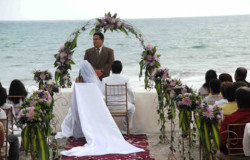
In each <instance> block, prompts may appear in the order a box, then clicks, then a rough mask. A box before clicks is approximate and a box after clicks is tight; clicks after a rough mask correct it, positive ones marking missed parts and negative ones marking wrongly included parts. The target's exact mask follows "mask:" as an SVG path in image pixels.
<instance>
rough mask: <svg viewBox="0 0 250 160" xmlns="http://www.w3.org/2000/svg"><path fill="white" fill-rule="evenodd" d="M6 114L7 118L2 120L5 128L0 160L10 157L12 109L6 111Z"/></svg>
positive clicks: (0, 119)
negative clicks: (9, 136)
mask: <svg viewBox="0 0 250 160" xmlns="http://www.w3.org/2000/svg"><path fill="white" fill-rule="evenodd" d="M4 111H5V113H6V118H0V122H1V123H2V124H3V128H4V143H3V145H2V147H1V150H0V159H6V160H7V155H8V135H9V118H8V117H9V115H10V114H11V112H12V108H6V109H4Z"/></svg>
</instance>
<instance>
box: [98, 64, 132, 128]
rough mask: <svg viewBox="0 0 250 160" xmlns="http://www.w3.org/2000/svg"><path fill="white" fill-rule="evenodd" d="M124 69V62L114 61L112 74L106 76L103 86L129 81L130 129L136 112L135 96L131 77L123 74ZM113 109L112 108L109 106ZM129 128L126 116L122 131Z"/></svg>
mask: <svg viewBox="0 0 250 160" xmlns="http://www.w3.org/2000/svg"><path fill="white" fill-rule="evenodd" d="M121 71H122V63H121V61H117V60H116V61H114V62H113V63H112V75H110V76H109V77H105V78H103V80H102V84H103V87H105V84H106V83H107V84H109V85H114V84H125V83H127V94H128V116H129V129H131V128H132V123H133V115H134V113H135V105H134V104H135V98H134V94H133V92H132V88H131V86H130V84H129V79H128V78H126V77H124V76H122V75H121V74H120V73H121ZM109 109H111V110H112V108H109ZM126 130H127V121H126V118H124V119H123V127H122V131H126Z"/></svg>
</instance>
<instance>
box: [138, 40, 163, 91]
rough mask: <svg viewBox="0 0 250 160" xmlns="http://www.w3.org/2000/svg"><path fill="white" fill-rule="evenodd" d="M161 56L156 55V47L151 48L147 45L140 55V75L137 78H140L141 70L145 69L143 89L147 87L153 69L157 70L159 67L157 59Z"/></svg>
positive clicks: (151, 46)
mask: <svg viewBox="0 0 250 160" xmlns="http://www.w3.org/2000/svg"><path fill="white" fill-rule="evenodd" d="M160 56H161V55H156V46H153V45H151V44H148V45H147V46H146V47H145V50H144V51H143V52H142V54H141V61H140V62H139V64H140V74H139V77H141V76H142V70H143V69H146V71H145V80H144V82H145V89H146V88H147V87H149V86H148V79H150V78H151V76H152V75H151V74H153V71H154V69H155V68H159V67H160V66H161V64H160V62H159V58H160Z"/></svg>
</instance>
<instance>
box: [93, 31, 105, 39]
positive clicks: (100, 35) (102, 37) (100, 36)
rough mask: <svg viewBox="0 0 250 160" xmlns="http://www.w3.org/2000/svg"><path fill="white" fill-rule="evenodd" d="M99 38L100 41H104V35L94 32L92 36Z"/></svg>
mask: <svg viewBox="0 0 250 160" xmlns="http://www.w3.org/2000/svg"><path fill="white" fill-rule="evenodd" d="M96 35H97V36H99V38H100V39H101V40H104V35H103V34H102V33H101V32H95V33H94V35H93V36H96Z"/></svg>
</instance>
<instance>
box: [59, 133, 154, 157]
mask: <svg viewBox="0 0 250 160" xmlns="http://www.w3.org/2000/svg"><path fill="white" fill-rule="evenodd" d="M124 138H125V140H126V141H127V142H129V143H130V144H132V145H134V146H136V147H138V148H142V149H144V150H145V152H140V153H132V154H126V155H123V154H107V155H101V156H84V157H66V156H62V160H72V159H77V160H97V159H98V160H117V159H119V160H128V159H129V160H136V159H146V160H154V158H150V155H149V150H148V149H147V146H148V142H147V136H146V135H145V134H139V135H130V137H128V136H126V135H124ZM85 143H86V140H85V139H84V138H79V139H75V138H69V139H68V141H67V145H66V148H65V149H66V150H68V149H71V148H72V147H76V146H83V145H84V144H85Z"/></svg>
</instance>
